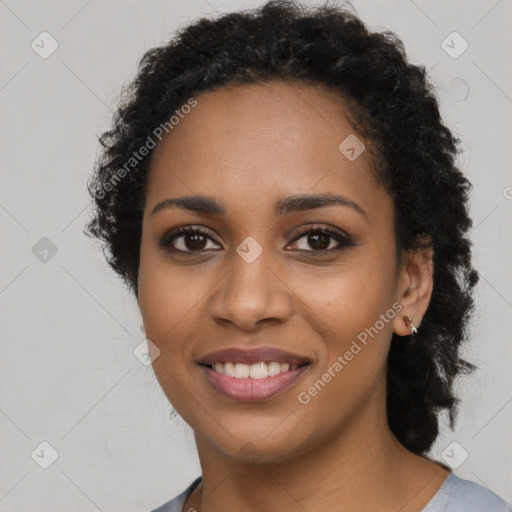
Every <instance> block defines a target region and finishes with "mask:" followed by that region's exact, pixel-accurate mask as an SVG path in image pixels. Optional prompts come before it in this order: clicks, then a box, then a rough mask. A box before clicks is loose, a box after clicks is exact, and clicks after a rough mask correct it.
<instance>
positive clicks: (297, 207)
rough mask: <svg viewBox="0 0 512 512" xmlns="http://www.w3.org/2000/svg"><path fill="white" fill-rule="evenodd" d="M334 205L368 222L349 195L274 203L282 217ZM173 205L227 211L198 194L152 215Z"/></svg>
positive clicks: (176, 200) (217, 212)
mask: <svg viewBox="0 0 512 512" xmlns="http://www.w3.org/2000/svg"><path fill="white" fill-rule="evenodd" d="M333 205H339V206H346V207H349V208H352V209H353V210H354V211H356V212H357V213H359V214H360V215H362V216H363V217H364V218H365V220H366V222H368V214H367V213H366V212H365V210H364V209H363V208H362V207H361V206H359V205H358V204H357V203H356V202H354V201H352V200H351V199H349V198H348V197H345V196H340V195H337V194H315V195H296V196H290V197H285V198H282V199H279V200H277V201H276V203H275V205H274V215H275V216H276V217H281V216H283V215H286V214H289V213H294V212H301V211H306V210H314V209H317V208H324V207H327V206H333ZM172 207H175V208H180V209H182V210H190V211H194V212H198V213H204V214H207V215H220V216H223V215H225V214H226V211H227V208H226V206H225V205H224V204H223V203H222V202H219V201H217V200H216V199H214V198H213V197H209V196H197V195H196V196H184V197H176V198H172V199H165V200H164V201H161V202H160V203H158V204H157V205H156V206H155V207H154V208H153V210H152V211H151V215H154V214H155V213H157V212H158V211H160V210H163V209H164V208H172Z"/></svg>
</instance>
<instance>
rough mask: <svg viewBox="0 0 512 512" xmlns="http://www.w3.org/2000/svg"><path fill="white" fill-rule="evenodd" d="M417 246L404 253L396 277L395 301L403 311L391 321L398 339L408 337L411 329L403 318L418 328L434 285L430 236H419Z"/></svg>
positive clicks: (432, 252) (432, 251)
mask: <svg viewBox="0 0 512 512" xmlns="http://www.w3.org/2000/svg"><path fill="white" fill-rule="evenodd" d="M419 241H420V243H421V246H420V247H419V248H417V249H409V250H407V251H404V253H403V258H402V264H401V265H400V269H399V275H398V278H397V288H396V300H398V301H399V302H400V303H401V304H402V306H403V309H402V310H401V311H400V312H399V313H398V315H396V316H395V318H394V319H393V332H394V333H396V334H398V335H399V336H407V335H409V334H411V326H410V325H409V324H407V323H406V322H405V321H404V316H408V317H410V318H411V320H412V323H413V324H414V327H416V328H419V326H420V324H421V320H422V318H423V315H424V314H425V312H426V311H427V308H428V305H429V303H430V297H431V296H432V289H433V286H434V279H433V275H434V264H433V257H434V250H433V248H432V239H431V238H430V236H424V237H420V238H419Z"/></svg>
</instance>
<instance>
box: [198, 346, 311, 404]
mask: <svg viewBox="0 0 512 512" xmlns="http://www.w3.org/2000/svg"><path fill="white" fill-rule="evenodd" d="M311 363H312V361H311V359H310V358H307V357H304V356H301V355H299V354H294V353H292V352H286V351H283V350H278V349H275V348H272V347H259V348H256V349H241V348H229V349H224V350H219V351H216V352H211V353H209V354H206V355H205V356H203V357H201V358H200V359H199V360H198V364H199V366H200V368H201V370H202V372H203V375H204V376H205V377H206V380H207V381H208V383H209V384H210V385H211V386H212V387H213V388H214V389H215V390H216V391H217V392H219V393H220V394H222V395H224V396H225V397H228V398H230V399H233V400H241V401H254V400H265V399H269V398H272V397H273V396H275V395H277V394H280V393H281V392H283V391H285V390H286V389H288V388H289V387H291V386H292V385H294V384H295V383H296V382H297V381H298V380H299V379H300V378H301V376H302V375H303V373H304V372H305V371H306V370H308V368H309V367H310V366H311Z"/></svg>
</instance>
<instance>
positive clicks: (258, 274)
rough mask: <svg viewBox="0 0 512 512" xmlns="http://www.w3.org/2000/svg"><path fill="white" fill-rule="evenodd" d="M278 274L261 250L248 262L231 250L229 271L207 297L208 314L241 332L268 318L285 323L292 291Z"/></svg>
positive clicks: (290, 311)
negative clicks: (255, 257) (231, 256)
mask: <svg viewBox="0 0 512 512" xmlns="http://www.w3.org/2000/svg"><path fill="white" fill-rule="evenodd" d="M274 267H275V265H274ZM279 274H280V272H279V270H278V269H277V268H276V269H274V268H271V266H270V262H269V261H268V258H267V257H266V255H265V251H263V253H262V254H260V256H259V257H258V258H257V259H256V260H254V261H253V262H251V263H248V262H247V261H245V260H244V259H243V258H242V257H240V256H239V255H238V254H236V253H235V254H234V255H233V264H232V267H231V270H230V271H228V272H227V274H226V275H225V277H224V279H222V280H221V284H220V288H217V290H216V292H215V293H214V295H213V296H212V297H211V299H210V303H209V312H210V315H211V317H212V318H213V319H214V320H215V322H217V323H218V324H231V325H236V326H237V327H238V328H239V329H241V330H245V331H252V330H255V329H257V328H258V324H262V323H267V322H271V321H275V322H276V323H282V322H286V321H287V320H288V319H289V318H290V317H291V314H292V300H291V295H292V292H291V291H290V288H289V287H288V286H287V284H286V283H285V282H284V279H283V276H280V275H279Z"/></svg>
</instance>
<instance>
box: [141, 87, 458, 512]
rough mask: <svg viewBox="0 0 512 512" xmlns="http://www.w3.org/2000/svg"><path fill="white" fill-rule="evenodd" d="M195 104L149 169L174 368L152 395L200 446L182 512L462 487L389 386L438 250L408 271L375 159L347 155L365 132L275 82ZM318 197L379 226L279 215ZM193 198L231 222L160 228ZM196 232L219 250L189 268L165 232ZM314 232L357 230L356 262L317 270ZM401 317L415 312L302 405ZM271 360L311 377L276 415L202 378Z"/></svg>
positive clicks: (150, 253) (149, 237) (337, 505)
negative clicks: (393, 349) (447, 483)
mask: <svg viewBox="0 0 512 512" xmlns="http://www.w3.org/2000/svg"><path fill="white" fill-rule="evenodd" d="M197 101H198V104H197V106H196V107H195V108H193V109H192V111H191V112H190V113H189V114H188V115H187V116H186V117H185V118H184V119H182V120H181V121H180V123H179V124H178V125H177V126H175V127H174V129H173V130H172V131H171V132H170V133H169V134H168V135H167V136H166V137H165V138H164V139H163V140H162V142H161V143H160V144H159V145H158V146H157V148H156V149H155V152H154V155H153V160H152V163H151V169H150V175H149V181H148V188H147V192H146V205H145V210H144V218H143V233H142V241H141V253H140V256H141V260H140V271H139V283H138V285H139V295H138V300H139V305H140V309H141V313H142V317H143V321H144V326H145V329H146V335H147V337H148V338H149V339H150V340H152V342H153V343H155V345H157V346H158V348H159V350H160V351H161V352H160V355H159V357H157V358H156V359H155V360H154V362H153V367H154V371H155V374H156V377H157V379H158V381H159V383H160V385H161V387H162V389H163V391H164V393H165V394H166V396H167V397H168V399H169V400H170V402H171V403H172V404H173V406H174V408H175V409H176V410H177V411H178V413H179V414H180V415H181V416H182V417H183V419H184V420H185V421H186V422H187V423H188V424H189V425H190V426H191V427H192V428H193V430H194V433H195V438H196V443H197V448H198V453H199V458H200V462H201V468H202V474H203V482H202V483H201V484H200V485H199V487H198V488H197V489H196V490H195V491H194V493H193V494H192V496H191V498H190V499H189V500H188V502H187V503H186V506H185V508H184V510H189V509H190V508H191V507H192V508H195V509H196V510H200V511H201V512H211V511H220V510H223V511H235V510H244V511H248V512H250V511H260V512H261V511H271V510H272V511H274V510H281V511H292V510H293V511H296V510H307V511H308V512H313V511H320V510H322V511H325V510H337V511H354V510H361V511H362V510H380V511H393V512H396V511H397V510H400V511H401V512H415V511H420V510H421V509H422V508H423V507H424V506H425V505H426V504H427V503H428V501H429V500H430V499H431V498H432V496H433V495H434V494H435V492H436V491H437V490H438V489H439V487H440V486H441V484H442V483H443V481H444V479H445V478H446V477H447V475H448V472H447V471H446V470H445V469H443V468H442V467H441V466H440V465H438V464H437V463H435V462H433V461H430V460H428V459H426V458H423V457H419V456H416V455H413V454H412V453H410V452H408V451H407V450H406V449H405V448H403V446H402V445H401V444H400V443H399V442H398V441H397V440H396V438H395V437H394V436H393V435H392V433H391V431H390V430H389V426H388V424H387V420H386V401H385V398H386V385H385V384H386V379H385V376H386V358H387V354H388V351H389V345H390V342H391V337H392V334H393V332H394V333H396V334H398V335H401V336H406V335H408V334H409V333H410V327H409V326H408V325H407V324H406V323H405V322H404V319H403V316H404V315H407V316H409V317H411V318H412V319H413V322H414V325H415V326H416V327H419V326H420V324H421V319H422V317H423V315H424V313H425V311H426V309H427V307H428V303H429V300H430V297H431V293H432V250H431V249H423V250H421V251H419V250H418V251H416V252H407V253H404V255H403V256H404V257H403V262H402V264H401V265H400V266H398V265H397V261H396V258H395V235H394V230H393V219H394V208H393V202H392V199H391V197H390V196H389V195H388V194H387V193H386V191H385V190H384V189H383V188H382V187H381V186H380V185H379V184H378V183H377V181H376V179H375V177H374V175H373V173H372V159H371V155H370V151H369V150H368V148H369V146H368V143H367V142H366V141H365V143H366V144H367V150H366V151H364V152H363V153H362V154H361V155H360V156H359V157H358V158H357V159H356V160H354V161H349V160H348V159H347V158H346V157H345V156H344V155H343V154H342V153H341V152H340V151H339V150H338V146H339V144H340V143H341V141H343V140H344V139H345V138H346V137H347V136H348V135H350V134H353V133H354V129H353V128H352V126H351V125H350V123H349V120H348V118H347V111H346V109H345V106H344V102H343V98H342V97H340V96H339V95H338V94H337V93H335V92H332V91H329V90H327V89H324V88H323V87H320V86H305V85H298V84H287V83H283V82H269V83H266V84H258V85H244V86H241V87H238V88H226V87H224V88H221V89H218V90H217V91H214V92H207V93H203V94H201V95H199V96H198V97H197ZM360 139H361V140H363V139H362V137H360ZM322 193H331V194H339V195H343V196H346V197H348V198H350V199H351V200H352V201H353V202H355V203H356V204H357V205H359V207H360V208H362V209H363V210H364V211H365V212H366V216H365V215H362V214H361V213H359V212H358V211H356V210H355V209H353V208H350V207H347V206H341V205H331V206H328V207H322V208H317V209H310V210H306V211H298V212H292V213H289V214H286V215H283V216H279V217H276V216H275V215H274V211H273V208H274V202H275V201H276V200H278V199H280V198H283V197H287V196H291V195H297V194H322ZM190 195H207V196H209V197H214V198H215V199H216V200H217V201H219V202H222V203H224V205H225V206H226V213H225V214H224V215H216V214H211V213H207V214H205V213H198V212H195V211H189V210H183V209H179V208H176V207H168V208H162V209H160V210H159V211H158V212H156V213H154V214H152V213H151V212H152V210H153V209H154V207H155V206H156V205H157V204H159V203H160V202H161V201H164V200H166V199H169V198H176V197H181V196H190ZM190 224H192V225H194V227H201V228H202V229H205V230H206V231H208V234H209V236H211V239H209V238H206V239H201V238H200V240H203V245H201V246H200V247H201V248H204V250H203V253H202V254H198V253H197V249H196V252H194V247H197V246H194V245H193V244H191V243H190V237H187V236H183V235H182V236H181V237H179V238H178V239H177V240H175V241H174V247H176V248H178V249H182V250H183V251H187V250H188V252H186V253H176V252H174V253H173V252H169V251H167V250H165V249H164V248H161V247H160V246H159V244H158V241H159V240H160V238H161V237H162V236H163V235H164V234H165V233H166V232H169V231H170V230H173V229H174V228H177V227H180V226H187V225H190ZM313 226H314V227H315V228H318V227H330V228H334V229H336V228H337V229H338V230H343V231H344V232H345V233H347V234H348V235H349V236H350V237H351V239H352V240H353V241H354V243H355V245H353V246H346V247H343V246H342V247H341V250H339V251H337V252H333V253H332V254H330V255H326V256H325V255H324V256H316V257H315V256H311V254H312V252H315V251H316V252H318V245H315V240H313V241H312V243H310V242H311V237H309V238H308V236H307V235H304V236H302V237H301V238H297V237H298V235H300V234H301V233H302V232H303V231H304V230H305V229H306V228H307V227H313ZM248 236H251V237H252V238H254V239H255V240H256V241H257V242H258V244H259V245H260V246H261V247H262V248H263V252H262V253H261V254H260V255H259V256H258V257H257V258H256V259H255V260H254V261H253V262H252V263H248V262H247V261H245V260H244V259H243V258H242V257H240V256H239V254H238V253H237V252H236V248H237V247H238V246H239V245H240V244H241V242H242V241H243V240H244V239H245V238H246V237H248ZM187 240H188V245H186V242H187ZM324 240H327V243H328V247H329V248H336V247H339V243H338V241H337V240H336V239H334V238H332V237H331V238H329V237H328V238H326V239H324ZM327 243H326V245H325V246H323V247H326V246H327ZM323 247H322V248H323ZM393 304H401V306H402V310H401V311H400V312H399V313H398V314H396V315H395V316H394V318H392V319H391V320H389V321H388V322H387V323H385V325H384V327H383V328H382V329H381V330H380V331H379V332H378V334H377V335H375V336H374V337H373V339H372V338H370V339H369V342H368V344H367V345H366V346H364V348H363V349H362V350H361V352H359V353H358V354H357V356H355V357H354V358H353V359H352V360H351V361H350V362H349V363H348V364H347V365H346V366H345V367H344V368H343V370H342V371H341V372H339V373H338V374H336V377H334V378H332V380H331V381H330V382H329V383H328V384H327V385H326V386H325V387H324V388H323V389H322V390H321V392H319V393H318V394H317V395H316V396H315V397H313V398H312V399H311V401H310V402H309V403H308V404H307V405H302V404H301V403H299V401H298V398H297V397H298V394H299V393H300V392H302V391H307V390H308V388H309V387H310V386H312V385H313V384H314V383H315V382H316V381H317V380H318V379H321V377H322V374H324V373H325V372H326V371H327V370H328V369H329V368H330V367H332V365H333V363H334V362H335V361H336V360H337V357H338V356H340V355H343V354H344V353H345V352H346V351H347V350H348V349H349V348H350V346H351V344H352V341H353V340H356V339H357V335H358V334H359V333H361V332H362V331H364V329H365V328H368V327H370V326H373V325H374V324H375V323H376V321H377V320H378V319H379V318H380V315H381V314H384V313H386V311H387V310H389V309H390V308H391V307H392V305H393ZM404 343H406V340H405V339H404ZM266 345H270V346H273V347H277V348H280V349H283V350H287V351H290V352H294V353H297V354H300V355H302V356H306V357H308V358H310V359H311V360H312V362H313V363H312V364H311V366H310V367H309V369H308V370H307V372H305V373H304V374H303V376H302V378H301V379H300V380H299V381H298V382H297V383H296V385H294V386H292V387H291V388H289V389H287V390H286V391H284V392H282V393H281V394H279V395H277V396H275V397H273V398H270V399H267V400H263V401H257V402H252V403H249V402H236V401H233V400H230V399H228V398H227V397H224V396H222V395H220V394H218V393H217V392H216V391H215V390H213V389H212V387H211V386H210V384H209V383H208V382H207V380H206V379H205V377H204V376H203V374H202V372H201V370H200V368H199V367H198V365H197V364H196V361H197V359H198V358H199V357H201V356H203V355H205V354H206V353H208V352H211V351H213V350H218V349H223V348H228V347H235V346H236V347H240V346H241V347H250V348H252V347H258V346H266ZM319 490H321V492H318V491H319Z"/></svg>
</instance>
